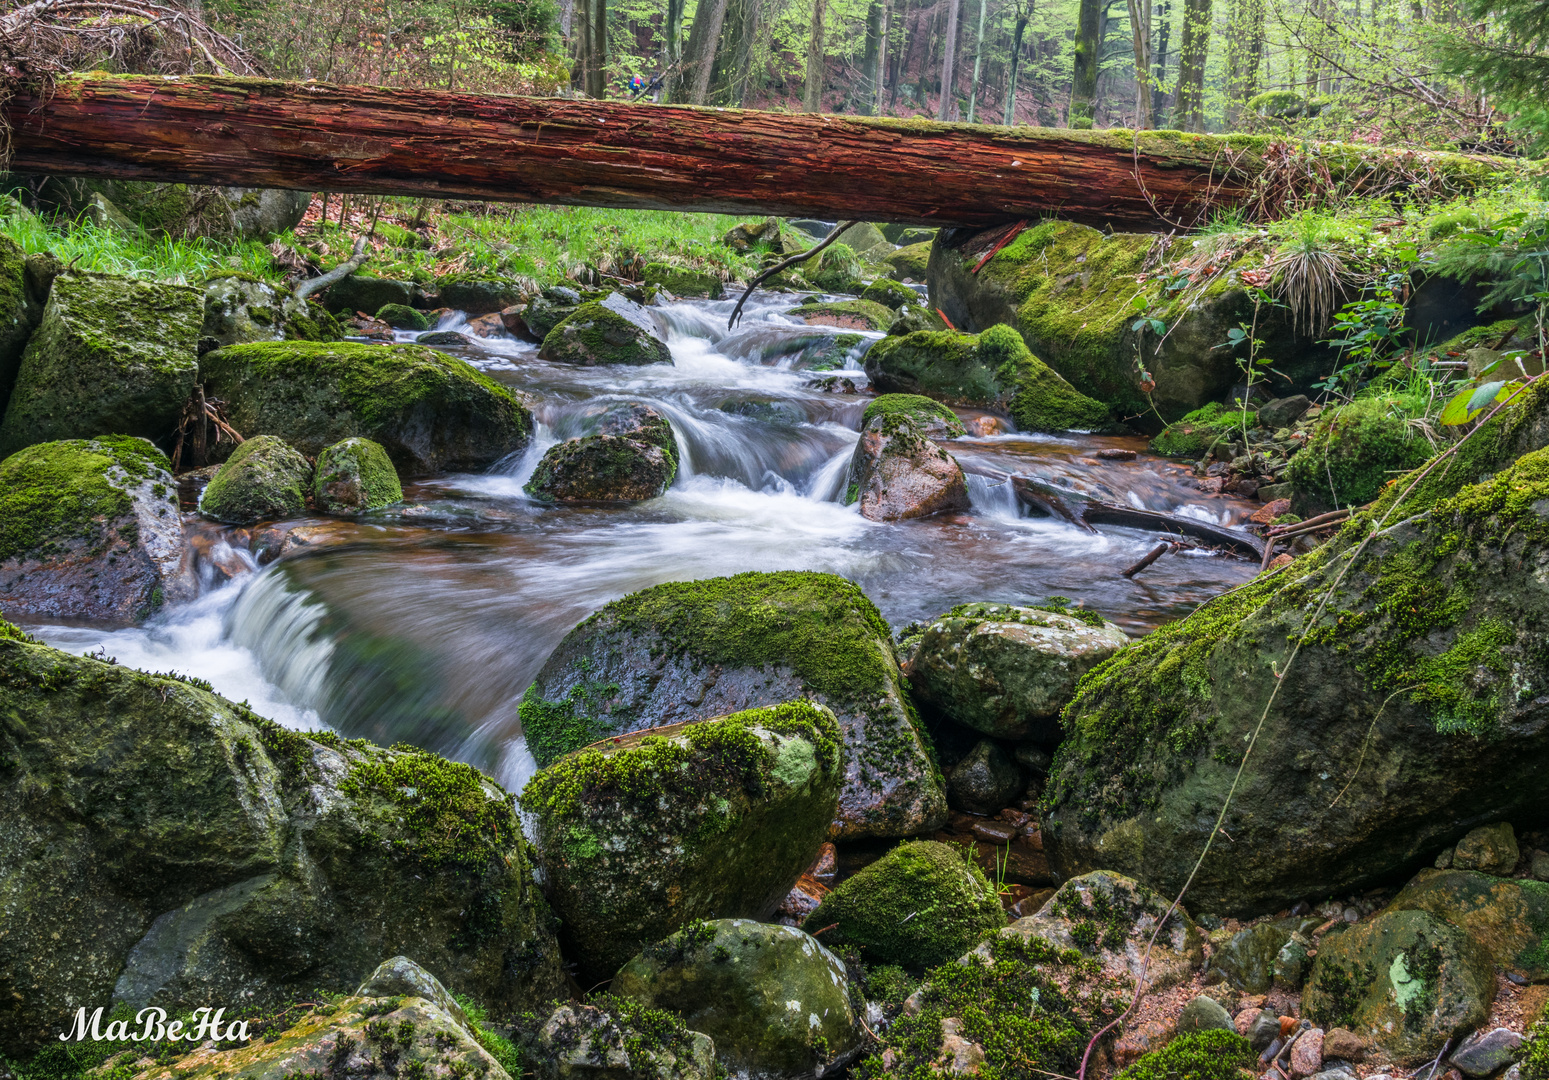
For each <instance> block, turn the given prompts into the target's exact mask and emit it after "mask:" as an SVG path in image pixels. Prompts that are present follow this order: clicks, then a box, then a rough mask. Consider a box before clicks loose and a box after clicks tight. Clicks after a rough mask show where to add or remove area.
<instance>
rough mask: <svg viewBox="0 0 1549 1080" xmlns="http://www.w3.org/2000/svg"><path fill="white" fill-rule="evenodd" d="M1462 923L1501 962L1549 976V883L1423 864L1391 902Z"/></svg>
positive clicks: (1539, 978)
mask: <svg viewBox="0 0 1549 1080" xmlns="http://www.w3.org/2000/svg"><path fill="white" fill-rule="evenodd" d="M1388 909H1389V910H1390V911H1411V910H1413V911H1429V912H1430V913H1431V914H1432V915H1435V916H1436V917H1437V918H1438V919H1441V920H1442V921H1444V922H1446V923H1449V924H1450V925H1452V926H1456V927H1460V928H1461V929H1462V930H1463V931H1464V932H1465V933H1467V934H1468V936H1469V937H1470V938H1472V939H1473V940H1474V942H1475V943H1476V944H1478V945H1479V946H1480V947H1482V948H1483V949H1484V950H1485V951H1486V952H1488V953H1489V954H1490V957H1491V958H1492V959H1493V960H1494V961H1495V964H1496V966H1497V967H1500V968H1501V969H1503V970H1505V971H1510V972H1515V973H1516V974H1517V975H1520V976H1521V977H1523V978H1525V979H1527V980H1529V981H1530V982H1535V983H1541V982H1549V883H1546V882H1542V881H1533V880H1530V879H1523V880H1517V879H1512V878H1500V877H1492V876H1490V875H1489V874H1481V873H1477V872H1475V871H1472V870H1433V869H1426V870H1421V871H1420V873H1419V874H1417V875H1416V876H1415V878H1414V880H1413V881H1411V882H1410V883H1409V884H1408V885H1405V886H1404V888H1403V890H1402V891H1401V892H1400V893H1399V894H1398V895H1397V896H1396V897H1394V898H1393V902H1392V903H1391V904H1389V905H1388Z"/></svg>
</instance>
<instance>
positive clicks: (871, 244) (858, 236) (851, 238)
mask: <svg viewBox="0 0 1549 1080" xmlns="http://www.w3.org/2000/svg"><path fill="white" fill-rule="evenodd" d="M838 242H839V243H841V244H844V245H845V246H846V247H848V248H849V249H850V250H851V251H853V252H855V254H856V255H858V256H862V257H864V258H874V257H876V256H877V255H880V254H882V253H884V252H890V251H892V250H893V244H892V241H890V240H889V239H888V238H887V237H886V236H883V235H882V230H881V229H879V228H877V226H875V225H873V224H872V223H871V222H869V221H858V222H856V223H855V224H854V225H851V226H850V227H849V228H848V229H846V230H845V231H844V232H842V233H840V234H839V241H838Z"/></svg>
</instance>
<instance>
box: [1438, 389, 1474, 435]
mask: <svg viewBox="0 0 1549 1080" xmlns="http://www.w3.org/2000/svg"><path fill="white" fill-rule="evenodd" d="M1473 393H1474V392H1473V390H1471V389H1469V390H1464V391H1463V392H1462V393H1460V394H1458V395H1456V396H1455V397H1454V398H1453V399H1452V400H1451V401H1449V402H1447V407H1446V408H1445V409H1443V410H1442V411H1441V423H1442V424H1444V425H1445V426H1447V427H1456V426H1457V425H1458V424H1466V423H1468V399H1469V398H1470V397H1472V396H1473Z"/></svg>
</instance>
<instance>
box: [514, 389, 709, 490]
mask: <svg viewBox="0 0 1549 1080" xmlns="http://www.w3.org/2000/svg"><path fill="white" fill-rule="evenodd" d="M677 474H678V442H677V439H676V437H675V436H674V435H673V433H672V424H670V423H669V422H668V420H667V418H666V417H665V416H663V415H662V414H661V413H659V412H657V411H656V410H655V409H653V408H651V407H650V406H649V405H642V404H640V403H639V402H633V403H631V404H629V405H626V406H623V407H621V408H617V409H611V410H609V411H608V413H607V414H605V415H604V417H603V419H602V422H601V424H599V425H598V428H597V430H596V431H594V432H592V433H591V434H590V435H583V436H581V437H580V438H576V439H568V440H566V441H565V442H562V443H558V444H556V445H554V446H551V447H550V448H549V449H548V450H547V451H546V452H545V453H544V455H543V460H542V461H540V462H538V467H537V469H535V470H534V471H533V474H532V479H531V480H529V481H528V482H527V487H526V490H527V492H528V493H529V494H531V495H533V496H534V497H536V498H540V499H543V500H545V501H550V502H642V501H644V500H646V499H654V498H656V497H657V496H659V495H661V494H662V493H663V492H665V491H666V490H667V489H668V488H669V487H671V486H672V480H673V477H675V476H677Z"/></svg>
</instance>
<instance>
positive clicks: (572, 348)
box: [528, 293, 672, 367]
mask: <svg viewBox="0 0 1549 1080" xmlns="http://www.w3.org/2000/svg"><path fill="white" fill-rule="evenodd" d="M528 325H529V326H531V325H532V324H531V322H529V323H528ZM538 355H539V356H541V357H542V358H543V359H545V360H548V361H551V362H552V363H556V364H576V365H579V366H581V367H594V366H597V365H599V364H628V365H632V366H636V367H638V366H640V365H642V364H670V363H672V353H671V352H669V351H668V349H667V339H666V338H665V337H664V336H662V331H661V328H660V327H659V326H658V325H657V323H656V319H655V317H654V316H652V314H651V313H650V312H649V311H647V310H646V309H645V308H643V307H641V306H640V305H639V304H637V303H635V302H634V301H633V300H629V299H626V298H625V297H623V296H621V295H620V294H618V293H609V294H608V295H607V296H606V297H604V298H603V299H601V300H592V301H589V302H588V303H585V304H582V305H581V306H580V307H578V308H576V309H575V311H573V312H572V313H571V314H569V315H567V316H565V318H564V319H563V320H561V321H560V322H559V323H557V324H555V326H554V329H552V330H550V331H549V332H548V334H547V335H546V336H545V337H544V339H543V344H542V345H541V346H540V347H539V349H538Z"/></svg>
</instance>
